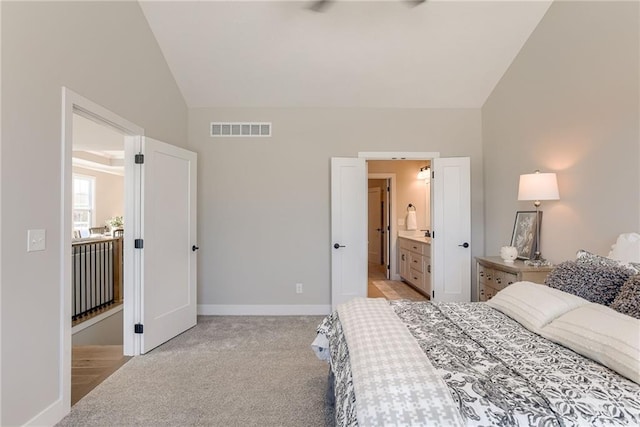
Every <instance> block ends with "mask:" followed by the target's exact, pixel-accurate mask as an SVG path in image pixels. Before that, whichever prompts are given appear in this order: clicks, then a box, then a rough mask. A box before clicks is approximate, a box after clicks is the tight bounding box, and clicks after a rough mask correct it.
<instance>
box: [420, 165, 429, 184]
mask: <svg viewBox="0 0 640 427" xmlns="http://www.w3.org/2000/svg"><path fill="white" fill-rule="evenodd" d="M429 178H431V169H429V167H428V166H425V167H422V168H420V172H418V179H424V180H425V181H426V182H428V181H429Z"/></svg>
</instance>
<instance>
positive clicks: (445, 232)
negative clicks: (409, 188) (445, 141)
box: [431, 157, 471, 302]
mask: <svg viewBox="0 0 640 427" xmlns="http://www.w3.org/2000/svg"><path fill="white" fill-rule="evenodd" d="M469 165H470V162H469V158H468V157H453V158H436V159H433V160H432V163H431V168H432V171H433V178H432V179H431V194H432V196H431V197H432V199H431V206H432V217H431V225H432V230H433V232H434V233H435V234H434V237H433V239H432V242H431V247H432V252H431V257H432V259H431V261H432V264H431V265H432V268H431V278H432V290H433V293H434V294H433V296H432V299H434V300H435V301H460V302H464V301H471V247H470V244H471V191H470V184H471V182H470V170H469Z"/></svg>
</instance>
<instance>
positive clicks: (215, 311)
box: [198, 304, 331, 316]
mask: <svg viewBox="0 0 640 427" xmlns="http://www.w3.org/2000/svg"><path fill="white" fill-rule="evenodd" d="M329 313H331V305H330V304H325V305H226V304H198V315H199V316H326V315H327V314H329Z"/></svg>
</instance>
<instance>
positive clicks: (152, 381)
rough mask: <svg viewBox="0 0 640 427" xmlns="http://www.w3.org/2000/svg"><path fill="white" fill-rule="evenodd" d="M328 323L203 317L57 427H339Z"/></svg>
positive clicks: (139, 360) (134, 361) (105, 385)
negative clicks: (329, 401)
mask: <svg viewBox="0 0 640 427" xmlns="http://www.w3.org/2000/svg"><path fill="white" fill-rule="evenodd" d="M321 321H322V316H304V317H303V316H300V317H298V316H285V317H282V316H251V317H249V316H202V317H199V318H198V325H197V326H196V327H194V328H193V329H191V330H189V331H187V332H185V333H183V334H181V335H180V336H178V337H176V338H174V339H173V340H171V341H169V342H168V343H166V344H164V345H162V346H160V347H158V348H157V349H155V350H153V351H151V352H150V353H148V354H146V355H143V356H138V357H134V358H133V359H131V360H130V361H129V362H128V363H127V364H125V365H124V366H123V367H122V368H120V369H119V370H118V371H117V372H116V373H114V374H113V375H112V376H110V377H109V378H107V379H106V380H105V381H104V382H103V383H102V384H100V385H99V386H98V387H96V388H95V389H94V390H93V391H91V392H90V393H89V394H88V395H87V396H85V397H84V398H83V399H82V400H80V402H78V403H77V404H76V405H75V406H74V407H73V408H72V409H71V413H70V414H69V415H68V416H67V417H66V418H64V419H63V420H62V421H61V422H60V423H59V424H58V426H196V425H198V426H243V427H244V426H296V427H298V426H332V425H333V410H332V408H330V407H329V406H328V405H326V403H325V394H326V390H327V373H328V365H327V364H326V363H325V362H321V361H320V360H318V359H317V358H316V356H315V355H314V354H313V351H312V350H311V347H310V344H311V342H312V341H313V339H314V338H315V329H316V326H317V325H318V324H319V323H320V322H321Z"/></svg>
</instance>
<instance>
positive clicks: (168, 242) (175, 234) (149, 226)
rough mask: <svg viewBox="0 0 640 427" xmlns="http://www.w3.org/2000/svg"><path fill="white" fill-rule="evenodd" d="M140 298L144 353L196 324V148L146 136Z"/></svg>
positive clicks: (141, 188)
mask: <svg viewBox="0 0 640 427" xmlns="http://www.w3.org/2000/svg"><path fill="white" fill-rule="evenodd" d="M141 153H142V154H144V163H143V164H141V165H139V166H140V168H141V173H140V199H139V200H140V213H141V217H140V225H139V230H140V235H139V236H136V237H138V238H141V239H142V244H143V247H142V249H136V251H139V253H140V278H139V279H140V292H141V293H140V296H141V298H140V300H141V319H142V325H143V328H142V329H143V331H142V334H141V342H140V349H141V353H146V352H148V351H150V350H151V349H153V348H154V347H157V346H158V345H160V344H162V343H164V342H166V341H168V340H170V339H171V338H173V337H175V336H176V335H178V334H179V333H181V332H184V331H185V330H187V329H189V328H191V327H193V326H195V324H196V314H197V307H196V258H197V257H196V250H197V246H196V245H197V243H196V167H197V155H196V153H194V152H191V151H188V150H185V149H182V148H179V147H175V146H173V145H169V144H166V143H164V142H160V141H156V140H153V139H150V138H142V141H141Z"/></svg>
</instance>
